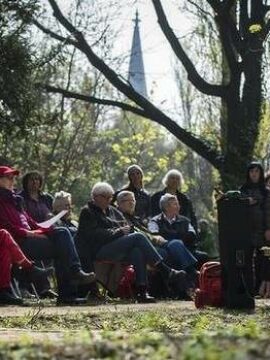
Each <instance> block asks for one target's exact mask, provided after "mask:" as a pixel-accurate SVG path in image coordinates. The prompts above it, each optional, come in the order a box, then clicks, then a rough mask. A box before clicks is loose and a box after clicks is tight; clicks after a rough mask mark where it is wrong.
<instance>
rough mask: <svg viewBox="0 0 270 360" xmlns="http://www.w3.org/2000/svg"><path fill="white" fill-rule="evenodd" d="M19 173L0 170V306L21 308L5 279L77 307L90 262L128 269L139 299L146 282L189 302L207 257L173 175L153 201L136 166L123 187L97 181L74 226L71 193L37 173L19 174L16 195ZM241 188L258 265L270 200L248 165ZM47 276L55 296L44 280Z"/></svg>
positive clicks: (90, 284) (93, 279)
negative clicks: (49, 187) (51, 188)
mask: <svg viewBox="0 0 270 360" xmlns="http://www.w3.org/2000/svg"><path fill="white" fill-rule="evenodd" d="M18 175H19V171H18V170H16V169H14V168H11V167H9V166H0V304H22V301H23V300H22V298H21V297H20V296H18V294H15V293H14V291H13V290H12V287H11V279H12V278H16V279H18V282H19V287H20V289H21V294H24V293H23V290H26V292H25V293H27V292H28V293H29V290H31V288H30V287H29V284H34V286H35V289H36V290H35V291H36V292H37V293H38V296H40V297H41V298H42V297H57V304H59V305H66V304H68V305H69V304H72V305H77V304H78V305H79V304H84V303H85V302H86V300H87V299H86V294H87V292H89V291H90V292H93V293H95V292H97V293H98V286H97V280H98V278H97V276H96V274H95V264H99V265H101V266H102V264H104V267H105V264H108V263H110V264H119V263H121V264H126V265H132V266H133V269H134V273H135V280H134V284H133V290H134V297H135V298H136V300H137V301H138V302H154V301H155V295H156V294H157V293H155V291H154V289H155V286H153V281H154V280H153V279H157V280H156V283H158V287H160V284H161V283H163V285H164V293H165V296H171V295H172V294H173V296H175V297H177V298H179V299H187V298H190V294H191V292H192V289H194V288H195V287H196V281H197V276H198V270H199V269H200V267H201V265H202V264H203V263H205V262H206V261H208V260H209V255H208V254H207V253H206V252H204V251H200V250H198V247H197V242H198V227H197V220H196V216H195V213H194V210H193V207H192V203H191V201H190V200H189V198H188V197H187V196H186V195H185V194H183V193H182V192H181V186H182V183H183V177H182V174H181V173H180V172H179V171H177V170H170V171H168V172H167V174H166V175H165V177H164V179H163V184H164V189H163V190H161V191H159V192H156V193H155V194H153V195H152V196H150V194H149V193H148V192H147V191H146V190H145V189H144V186H143V170H142V169H141V167H140V166H138V165H131V166H130V167H129V168H128V169H127V175H128V179H129V183H128V185H127V186H124V187H123V188H122V189H120V190H118V191H116V192H115V191H114V189H113V188H112V186H111V185H110V184H108V183H106V182H99V183H96V184H95V185H94V186H93V188H92V190H91V195H90V199H89V201H88V203H87V205H85V207H83V208H82V210H81V212H80V216H79V221H78V223H77V222H76V221H74V220H73V219H72V217H71V207H72V202H71V194H69V193H67V192H65V191H60V192H58V193H56V194H55V197H52V196H51V195H49V194H47V193H44V192H43V191H42V187H43V179H42V176H41V175H40V173H39V172H37V171H32V172H29V173H27V174H26V175H24V177H23V182H22V185H23V186H22V187H23V190H22V191H15V190H14V180H15V178H16V176H18ZM241 191H242V192H243V194H245V195H246V196H248V197H249V198H250V204H251V206H250V208H251V213H252V214H253V215H252V219H253V222H254V226H253V230H252V231H253V233H252V238H253V246H254V249H255V253H256V256H257V257H256V259H257V260H256V264H255V265H256V266H257V267H260V266H259V265H260V264H261V263H262V260H261V259H262V256H261V252H260V247H261V246H262V245H264V244H265V241H266V242H267V241H270V212H269V211H270V201H268V199H270V196H268V195H269V191H268V188H267V186H266V184H265V179H264V173H263V168H262V167H261V165H260V164H258V163H252V164H251V165H250V166H249V167H248V171H247V180H246V182H245V184H244V185H243V186H242V188H241ZM268 209H269V211H268ZM62 210H67V212H66V214H65V215H64V216H63V217H62V218H61V220H59V221H58V223H57V224H56V225H54V226H51V227H49V228H44V227H42V226H41V225H39V223H40V222H43V221H45V220H47V219H48V218H50V217H51V216H53V215H55V214H57V213H59V212H60V211H62ZM268 223H269V227H268ZM260 271H262V270H260ZM53 272H55V277H56V281H57V293H55V292H54V291H53V290H52V289H51V286H50V282H49V281H48V279H47V278H48V277H49V276H50V275H51V274H52V273H53ZM258 280H259V284H258V288H259V287H261V288H260V291H261V292H262V295H266V291H268V290H266V289H268V280H267V279H266V278H264V279H263V281H261V280H262V278H261V277H260V275H258ZM262 286H263V289H265V290H261V289H262ZM149 291H150V293H149ZM82 294H83V295H82ZM30 295H31V293H30ZM157 296H158V295H157ZM267 296H270V293H269V294H267Z"/></svg>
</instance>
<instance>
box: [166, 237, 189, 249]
mask: <svg viewBox="0 0 270 360" xmlns="http://www.w3.org/2000/svg"><path fill="white" fill-rule="evenodd" d="M184 246H185V245H184V243H183V241H182V240H178V239H174V240H171V241H169V243H168V247H169V248H181V249H182V248H183V247H184Z"/></svg>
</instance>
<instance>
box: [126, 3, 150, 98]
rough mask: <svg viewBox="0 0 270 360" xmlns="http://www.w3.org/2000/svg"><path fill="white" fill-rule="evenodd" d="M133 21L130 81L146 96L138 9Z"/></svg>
mask: <svg viewBox="0 0 270 360" xmlns="http://www.w3.org/2000/svg"><path fill="white" fill-rule="evenodd" d="M133 21H134V23H135V26H134V33H133V39H132V48H131V55H130V62H129V71H128V81H129V82H130V83H131V85H132V86H133V87H134V89H135V90H136V91H138V93H140V94H141V95H142V96H144V97H147V90H146V81H145V73H144V64H143V55H142V47H141V38H140V29H139V22H140V20H139V13H138V10H136V17H135V19H134V20H133Z"/></svg>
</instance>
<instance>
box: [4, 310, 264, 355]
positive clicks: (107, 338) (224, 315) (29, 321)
mask: <svg viewBox="0 0 270 360" xmlns="http://www.w3.org/2000/svg"><path fill="white" fill-rule="evenodd" d="M104 309H105V310H104V311H102V312H98V311H97V312H95V311H94V310H93V309H91V312H89V313H88V312H80V310H79V309H78V313H70V314H69V313H67V314H65V315H46V314H45V313H44V311H43V310H42V309H41V310H37V309H34V310H31V311H30V310H29V313H27V315H25V316H21V317H16V316H15V317H5V318H0V327H1V328H5V329H14V328H20V329H27V330H29V331H33V330H34V331H62V332H63V333H64V336H62V338H61V339H58V340H55V341H51V340H46V339H45V338H44V339H42V341H40V340H39V341H37V340H32V339H31V334H30V335H29V336H25V335H24V336H21V337H20V338H18V339H16V340H15V341H11V342H10V341H6V340H4V341H2V342H1V343H0V360H2V359H3V360H4V359H5V360H6V359H7V360H9V359H10V360H11V359H12V360H21V359H35V360H36V359H127V360H131V359H150V360H151V359H153V360H159V359H160V360H161V359H181V360H182V359H183V360H204V359H205V360H223V359H224V360H234V359H236V360H238V359H239V360H240V359H243V360H248V359H269V358H270V341H269V338H270V330H269V328H270V327H269V323H270V313H269V310H268V308H263V307H262V308H259V309H257V310H256V312H255V313H254V314H245V313H237V312H226V311H223V310H221V309H210V308H208V309H205V310H200V311H198V310H195V309H194V310H187V309H185V310H184V311H181V309H180V308H179V307H177V306H175V308H174V307H173V308H172V307H170V308H168V309H166V307H164V305H163V307H161V308H160V310H155V311H153V310H149V311H148V310H146V311H141V312H138V311H134V310H133V309H132V306H128V307H127V308H124V309H123V308H121V310H115V311H110V310H106V307H105V308H104ZM60 333H61V332H60Z"/></svg>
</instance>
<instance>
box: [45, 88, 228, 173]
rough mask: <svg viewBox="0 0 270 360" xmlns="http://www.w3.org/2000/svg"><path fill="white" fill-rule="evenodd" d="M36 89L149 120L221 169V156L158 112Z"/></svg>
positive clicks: (81, 95)
mask: <svg viewBox="0 0 270 360" xmlns="http://www.w3.org/2000/svg"><path fill="white" fill-rule="evenodd" d="M38 87H40V88H42V89H45V90H46V91H47V92H49V93H58V94H62V95H63V96H64V97H66V98H71V99H77V100H82V101H85V102H88V103H91V104H99V105H107V106H113V107H116V108H119V109H122V110H124V111H129V112H131V113H133V114H136V115H139V116H142V117H144V118H147V119H149V120H152V121H155V122H157V123H159V124H160V125H162V126H163V127H165V128H166V129H167V130H168V131H170V132H171V133H173V134H174V135H175V136H176V137H177V138H178V139H179V140H181V139H182V141H183V142H184V143H185V144H186V145H187V146H189V147H190V148H192V149H193V150H194V151H196V152H197V153H198V154H204V157H205V158H206V160H208V161H209V162H210V163H211V164H212V165H213V166H215V167H216V168H217V169H221V168H222V165H223V160H222V158H221V155H220V154H219V153H217V152H216V150H214V149H212V148H211V146H210V145H209V144H208V143H207V142H205V141H203V140H201V139H199V138H197V137H195V136H194V135H193V134H192V133H190V132H188V131H186V130H184V129H182V128H181V127H180V126H179V125H178V124H177V123H176V122H174V121H172V120H171V119H170V118H168V117H167V116H166V115H165V114H163V113H162V112H160V114H159V116H158V117H157V116H156V114H154V113H152V112H151V111H144V110H142V109H139V108H137V107H134V106H131V105H129V104H125V103H123V102H120V101H115V100H109V99H100V98H96V97H94V96H89V95H83V94H79V93H76V92H72V91H67V90H64V89H62V88H59V87H54V86H50V85H44V84H38Z"/></svg>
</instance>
